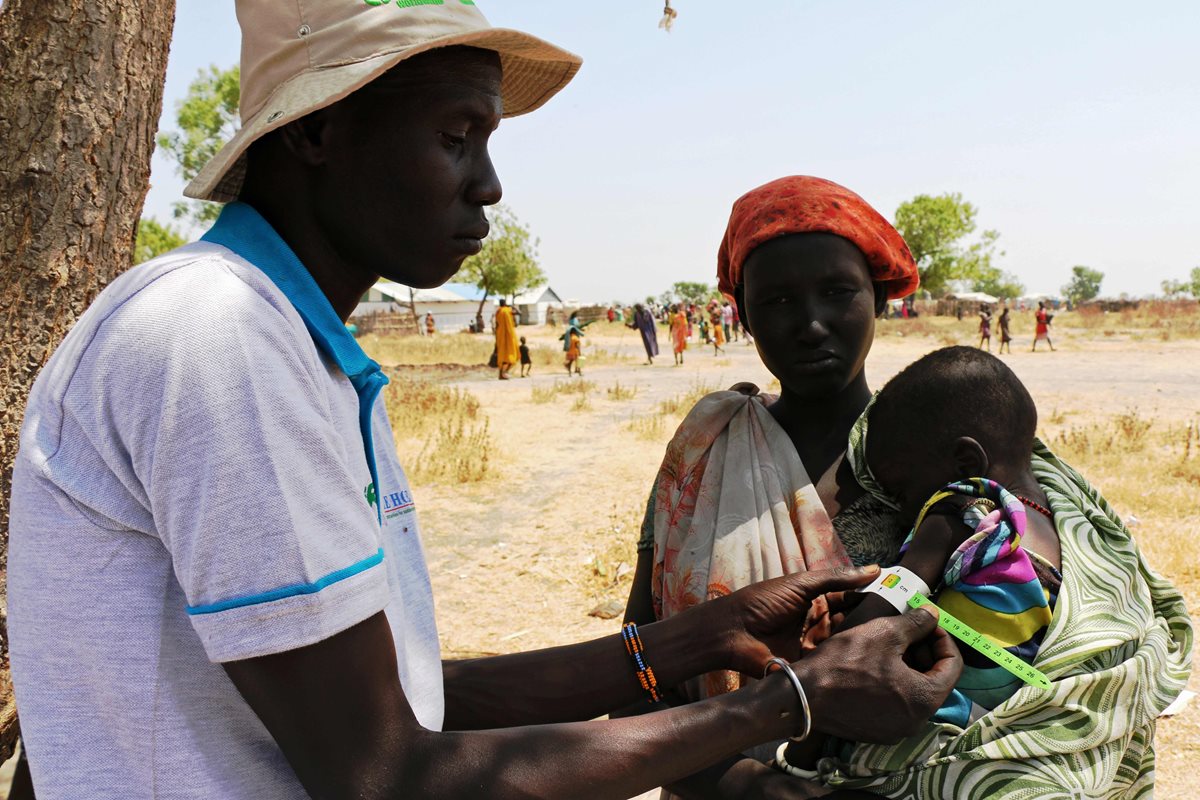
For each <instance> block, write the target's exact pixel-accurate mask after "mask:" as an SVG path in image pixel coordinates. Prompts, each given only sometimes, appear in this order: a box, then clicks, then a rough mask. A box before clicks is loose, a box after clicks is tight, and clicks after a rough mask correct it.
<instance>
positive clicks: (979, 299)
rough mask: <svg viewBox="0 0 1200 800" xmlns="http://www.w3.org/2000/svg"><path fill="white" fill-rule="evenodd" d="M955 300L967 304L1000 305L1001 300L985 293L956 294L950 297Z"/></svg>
mask: <svg viewBox="0 0 1200 800" xmlns="http://www.w3.org/2000/svg"><path fill="white" fill-rule="evenodd" d="M950 297H952V298H954V299H955V300H963V301H965V302H967V303H999V302H1000V298H998V297H992V296H991V295H990V294H987V293H985V292H955V293H954V294H952V295H950Z"/></svg>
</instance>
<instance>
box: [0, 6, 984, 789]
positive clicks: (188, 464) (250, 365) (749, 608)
mask: <svg viewBox="0 0 1200 800" xmlns="http://www.w3.org/2000/svg"><path fill="white" fill-rule="evenodd" d="M598 13H600V12H598ZM238 17H239V20H240V23H241V26H242V31H243V50H242V62H241V67H242V109H241V115H242V118H243V126H242V128H241V130H240V131H239V133H238V134H237V135H236V136H235V137H234V138H233V140H232V141H231V142H229V143H228V144H227V145H226V146H225V148H224V149H223V150H221V151H220V153H219V154H218V155H217V156H216V157H215V158H214V159H213V161H212V162H211V163H210V164H209V165H207V166H206V167H205V168H204V170H203V171H202V172H201V173H200V175H199V176H198V177H197V178H196V180H195V181H194V182H193V183H192V184H191V185H190V186H189V190H188V192H189V194H190V195H191V196H194V197H201V198H206V199H209V200H215V201H220V202H225V203H227V205H226V206H225V208H224V210H223V212H222V213H221V216H220V219H219V220H218V221H217V222H216V224H215V225H214V226H213V228H212V229H211V230H210V231H209V232H208V233H207V234H205V236H204V237H203V239H202V240H201V241H200V242H197V243H195V244H191V245H187V246H185V247H183V248H180V249H178V250H176V251H174V252H172V253H169V254H167V255H165V256H163V257H161V258H158V259H155V260H154V261H151V262H149V263H147V264H144V265H141V266H139V267H137V268H136V269H133V270H130V271H129V272H128V273H126V274H125V275H123V276H122V277H121V278H119V279H118V280H116V281H114V282H113V284H112V285H111V286H109V287H108V288H107V289H106V290H105V291H104V292H103V293H102V294H101V295H100V296H99V297H98V298H97V300H96V301H95V303H94V304H93V305H92V307H91V308H90V309H89V310H88V311H87V313H86V314H84V315H83V317H82V318H81V319H80V320H79V322H78V324H77V325H76V326H75V328H74V329H73V330H72V332H71V333H70V334H69V335H68V336H67V338H66V339H65V341H64V342H63V343H62V345H61V347H60V348H59V349H58V351H57V352H56V353H55V354H54V356H53V358H52V359H51V360H50V361H49V363H48V364H47V365H46V367H45V369H44V370H43V372H42V374H41V376H40V377H39V379H38V380H37V383H36V385H35V387H34V389H33V391H32V393H31V396H30V399H29V405H28V410H27V412H26V418H25V423H24V427H23V430H22V438H21V450H20V454H19V457H18V461H17V464H16V469H15V475H14V488H13V500H12V521H11V556H10V561H9V576H8V577H9V600H10V619H9V624H10V631H11V637H12V640H11V652H12V668H13V675H14V679H15V685H16V696H17V703H18V708H19V711H20V714H21V729H22V733H23V735H24V741H25V743H26V747H27V750H28V754H29V759H30V763H31V768H32V773H33V780H34V785H35V787H36V790H37V794H38V797H39V798H41V800H67V799H70V800H75V799H76V798H89V800H95V799H96V798H123V799H126V800H127V799H129V798H139V799H140V798H145V799H146V800H149V799H150V798H159V799H164V798H221V800H239V799H240V798H245V799H246V800H250V799H251V798H253V800H283V799H284V798H289V799H290V798H299V797H305V796H311V797H314V798H350V797H353V798H400V797H406V798H408V797H422V798H441V797H446V798H449V797H454V798H459V797H463V798H465V797H472V798H478V797H493V798H505V797H531V796H536V797H563V798H568V797H569V798H587V797H596V798H601V797H604V798H624V797H628V796H630V795H633V794H637V793H639V792H643V791H645V790H647V789H649V788H652V787H654V786H657V785H660V784H663V783H667V782H670V781H672V780H675V779H678V778H680V777H682V776H685V775H689V774H692V773H695V772H697V771H698V770H700V769H702V768H703V767H705V766H706V765H708V764H711V763H713V762H715V761H717V760H719V759H721V758H723V757H726V756H729V755H731V754H734V753H736V752H738V751H741V750H743V749H745V748H747V747H750V746H752V745H754V744H756V743H759V742H763V741H768V740H773V739H780V738H783V737H786V736H789V735H797V734H800V733H802V732H805V731H807V730H810V729H818V730H821V731H824V732H826V733H830V734H833V735H841V736H847V737H850V738H854V739H860V740H872V741H890V740H895V739H898V738H899V737H901V736H902V735H905V734H908V733H910V732H912V731H913V730H915V729H916V728H917V726H918V725H919V724H921V722H922V721H923V720H924V719H926V718H927V717H928V716H929V715H930V714H931V713H932V712H933V711H934V710H935V709H936V708H937V707H938V705H939V703H940V702H941V701H942V699H943V698H944V697H945V696H946V694H947V693H948V692H949V690H950V688H951V686H952V685H953V683H954V679H955V678H956V676H957V674H958V671H959V668H960V661H959V660H958V657H957V656H956V655H955V653H956V651H955V649H954V648H953V647H952V646H950V645H949V643H948V642H947V641H946V639H945V638H944V636H942V635H941V634H935V633H934V624H933V619H932V617H930V616H929V615H928V614H925V613H923V612H918V613H916V614H913V615H910V616H908V617H899V618H896V619H892V620H877V621H876V622H874V623H871V624H869V625H863V626H861V627H859V628H855V629H854V630H852V631H850V632H849V633H847V634H844V635H838V636H836V637H834V638H832V639H830V640H828V641H827V642H826V643H824V644H822V645H821V647H820V648H819V649H818V650H817V651H816V652H814V653H812V654H810V655H807V656H806V657H805V658H804V659H803V660H802V661H799V662H797V663H795V664H794V665H792V664H788V663H787V662H786V661H782V660H778V661H775V662H772V663H769V662H768V659H769V658H770V657H771V656H772V653H773V652H775V653H779V654H789V653H790V654H791V655H792V657H793V658H794V657H796V655H797V654H796V653H795V649H794V646H793V645H794V642H795V639H796V635H797V631H798V630H799V629H800V626H801V625H802V623H803V621H804V617H805V613H806V611H807V609H808V607H809V602H810V601H811V600H812V599H813V598H815V597H816V596H818V595H819V594H822V593H825V592H829V591H835V590H841V589H847V588H851V587H854V586H859V585H863V584H865V583H868V582H869V581H870V580H871V579H872V578H873V577H874V576H875V574H876V571H875V570H873V569H868V570H859V571H843V572H838V573H810V574H806V575H801V576H793V577H791V578H784V579H779V580H776V581H769V582H765V583H761V584H758V585H756V586H754V587H752V588H750V589H748V590H746V591H745V592H740V593H738V594H736V595H733V596H730V597H725V598H722V599H720V600H716V601H713V602H711V603H705V604H702V605H701V606H698V607H697V608H695V609H693V610H692V611H690V612H688V613H685V614H682V615H680V616H678V617H675V618H673V619H671V620H670V621H668V622H661V623H656V624H653V625H648V626H645V627H643V628H642V630H641V631H638V630H637V629H636V627H633V628H625V629H624V630H623V631H622V633H619V634H618V633H614V634H613V635H612V636H609V637H606V638H604V639H600V640H597V641H594V642H588V643H585V644H580V645H575V646H571V647H563V648H557V649H554V650H548V651H541V652H533V653H527V654H521V655H514V656H505V657H499V658H492V659H480V660H474V661H465V662H442V661H441V657H440V654H439V650H438V640H437V630H436V627H435V623H434V614H433V609H434V607H433V601H432V596H431V591H430V582H429V576H428V574H427V572H426V567H425V560H424V556H423V554H422V550H421V541H420V537H419V532H418V524H417V513H416V510H415V507H414V504H413V493H412V491H411V488H410V487H409V485H408V482H407V481H406V479H405V477H404V472H403V470H402V469H401V467H400V464H399V463H398V461H397V458H396V453H395V450H394V446H393V437H392V432H391V429H390V426H389V422H388V419H387V415H386V413H385V411H384V406H383V404H382V403H380V402H377V398H378V395H379V391H380V389H381V388H382V386H383V385H384V384H385V383H386V382H387V378H386V377H385V376H384V375H383V373H382V372H381V371H380V369H379V366H378V365H377V364H375V363H374V362H373V361H371V360H370V359H369V358H368V357H367V356H366V355H365V354H364V353H363V352H362V350H361V349H359V346H358V344H357V343H356V342H355V341H354V339H353V338H352V337H351V336H350V335H349V334H348V333H347V331H346V329H345V327H344V326H343V320H344V319H346V318H347V317H348V316H349V314H350V312H351V310H352V309H353V308H354V306H355V304H356V302H357V300H358V298H359V297H360V296H361V295H362V294H363V293H364V292H365V291H366V290H367V288H368V287H370V286H371V285H372V284H374V283H375V281H376V280H377V279H378V278H379V277H380V276H381V275H382V276H385V277H388V278H390V279H392V280H395V281H398V282H401V283H405V284H408V285H410V286H415V287H430V286H437V285H439V284H441V283H443V282H445V281H446V280H447V279H449V278H450V277H451V276H452V275H453V274H454V273H455V271H456V270H457V269H458V268H459V266H460V265H461V263H462V261H463V259H464V258H466V257H467V256H469V255H471V254H473V253H476V252H478V251H479V249H480V247H481V240H482V239H483V238H484V236H485V235H486V234H487V222H486V219H485V216H484V209H485V207H487V206H489V205H491V204H493V203H496V202H497V201H498V200H499V199H500V195H501V186H500V181H499V179H498V178H497V175H496V172H495V170H494V169H493V166H492V162H491V160H490V158H489V156H488V140H489V137H490V136H491V134H492V132H493V131H494V130H495V128H496V127H497V125H499V123H500V120H501V118H502V117H503V116H510V115H515V114H521V113H525V112H528V111H531V110H533V109H534V108H536V107H538V106H539V105H541V104H542V103H544V102H545V101H546V100H548V99H549V98H550V97H551V96H552V95H553V94H555V93H556V92H557V91H558V90H559V89H561V88H562V87H563V86H564V85H565V84H566V83H567V82H568V81H569V80H570V79H571V77H572V76H573V75H574V74H575V72H576V70H577V69H578V67H579V63H580V62H579V59H578V58H576V57H575V56H573V55H572V54H570V53H568V52H566V51H564V50H560V49H558V48H556V47H554V46H552V45H549V44H547V43H545V42H543V41H541V40H539V39H536V38H534V37H532V36H529V35H527V34H524V33H519V32H516V31H509V30H501V29H493V28H491V27H489V26H488V24H487V22H486V20H485V19H484V18H483V16H482V15H481V14H480V12H479V11H478V9H477V8H475V6H474V4H473V3H472V2H470V0H444V2H443V1H442V0H436V2H435V1H434V0H422V1H421V2H416V1H413V0H404V2H401V0H396V2H394V3H391V2H389V1H388V0H367V2H361V0H322V2H320V3H272V2H266V0H239V2H238ZM919 640H928V643H929V644H931V645H932V651H933V652H934V654H935V656H934V658H932V659H929V660H928V662H927V663H926V664H925V665H924V668H923V669H915V668H910V667H909V666H907V665H906V664H905V663H904V662H903V661H902V660H901V656H902V654H903V653H904V652H905V650H906V649H907V648H908V646H909V645H910V644H911V643H913V642H917V641H919ZM715 669H736V670H740V671H742V672H744V673H747V674H752V675H755V676H761V675H763V674H764V672H767V671H768V670H769V671H771V673H772V674H770V675H769V676H768V677H766V678H765V679H764V680H761V681H757V682H755V683H753V685H751V686H750V687H748V688H747V689H746V690H745V691H742V692H738V693H735V694H732V695H728V696H724V697H722V698H720V699H716V700H712V701H707V702H703V703H694V704H691V705H688V706H686V707H682V708H675V709H667V710H663V711H661V712H659V713H653V714H647V715H643V716H638V717H635V718H629V719H616V720H611V721H602V722H600V721H598V722H586V721H585V720H589V719H592V718H594V717H597V716H600V715H603V714H605V713H606V712H608V711H610V710H612V709H616V708H619V707H622V706H625V705H628V704H630V703H633V702H636V701H638V700H639V699H644V700H656V699H658V698H659V697H660V696H661V689H662V688H665V687H668V686H671V685H674V684H677V683H679V682H680V681H682V680H683V679H685V678H687V677H690V676H694V675H697V674H701V673H703V672H706V671H710V670H715ZM750 770H751V771H750V772H746V773H744V774H738V773H736V772H735V773H734V774H732V775H728V776H726V777H724V778H722V780H721V782H720V783H719V784H718V783H714V786H713V792H714V796H741V795H742V793H743V792H744V791H748V790H749V787H756V788H754V791H756V792H757V793H758V794H759V796H781V797H782V796H788V797H792V796H798V795H796V794H794V792H796V791H799V788H797V787H800V786H801V783H802V782H797V781H796V779H794V778H792V777H789V776H786V775H784V774H782V773H778V772H772V771H770V770H769V769H768V768H766V767H764V766H762V765H758V764H755V765H753V767H751V768H750ZM754 770H757V771H754ZM739 782H740V783H739ZM772 787H774V788H772ZM773 792H778V794H773ZM788 792H792V793H791V794H789V793H788Z"/></svg>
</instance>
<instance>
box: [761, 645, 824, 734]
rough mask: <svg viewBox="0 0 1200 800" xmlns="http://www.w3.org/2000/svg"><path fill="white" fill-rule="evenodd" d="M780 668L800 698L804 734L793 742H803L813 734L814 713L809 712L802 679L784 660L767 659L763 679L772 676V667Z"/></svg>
mask: <svg viewBox="0 0 1200 800" xmlns="http://www.w3.org/2000/svg"><path fill="white" fill-rule="evenodd" d="M772 664H774V665H775V666H777V667H779V669H780V670H782V671H783V674H785V675H787V678H788V680H789V681H791V682H792V688H793V689H795V690H796V696H797V697H799V698H800V710H801V711H803V712H804V732H803V733H801V734H800V735H799V736H793V737H792V741H793V742H802V741H804V740H805V739H807V738H808V735H809V734H810V733H812V713H811V712H810V711H809V710H808V697H807V696H806V695H805V694H804V687H803V686H802V685H801V684H800V679H799V678H798V677H796V671H795V670H793V669H792V665H791V664H789V663H788V662H786V661H784V660H783V659H782V658H778V657H776V658H769V659H767V668H766V670H764V671H763V677H764V678H765V677H767V676H768V675H770V674H771V665H772Z"/></svg>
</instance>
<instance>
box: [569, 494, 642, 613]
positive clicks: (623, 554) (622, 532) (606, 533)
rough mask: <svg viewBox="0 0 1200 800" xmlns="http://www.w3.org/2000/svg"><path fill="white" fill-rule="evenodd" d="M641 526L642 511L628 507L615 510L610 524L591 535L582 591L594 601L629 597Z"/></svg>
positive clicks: (610, 517)
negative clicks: (590, 550) (590, 545)
mask: <svg viewBox="0 0 1200 800" xmlns="http://www.w3.org/2000/svg"><path fill="white" fill-rule="evenodd" d="M643 510H644V509H643ZM641 524H642V510H639V509H638V508H636V507H629V508H627V509H623V510H621V511H618V510H617V509H615V508H614V509H613V510H612V511H611V512H610V513H609V519H608V522H607V524H606V525H605V526H604V527H603V528H601V529H600V530H597V531H595V532H594V533H592V534H589V535H588V537H587V539H588V541H589V542H591V543H592V553H591V559H590V560H589V561H588V563H587V564H585V565H584V570H583V572H584V576H583V588H584V590H585V591H587V592H588V593H590V595H591V599H592V600H593V601H595V602H601V601H604V600H610V599H614V600H620V601H622V602H623V601H624V600H625V599H626V598H627V597H628V596H629V588H630V586H631V585H632V583H633V571H634V567H635V566H636V565H637V540H638V531H639V530H640V529H641Z"/></svg>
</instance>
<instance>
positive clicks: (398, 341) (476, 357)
mask: <svg viewBox="0 0 1200 800" xmlns="http://www.w3.org/2000/svg"><path fill="white" fill-rule="evenodd" d="M358 343H359V344H360V345H361V346H362V349H363V350H365V351H366V352H367V355H369V356H371V358H373V359H375V360H376V361H378V362H379V363H380V364H386V365H393V364H396V365H424V364H465V365H468V366H481V365H485V364H487V362H488V358H489V357H490V356H491V355H492V349H493V348H494V347H495V344H496V343H495V341H494V340H493V339H492V337H491V336H484V335H479V336H475V335H473V334H470V333H444V334H443V333H439V334H436V335H434V336H392V335H381V334H375V333H368V334H366V335H365V336H360V337H359V339H358Z"/></svg>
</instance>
